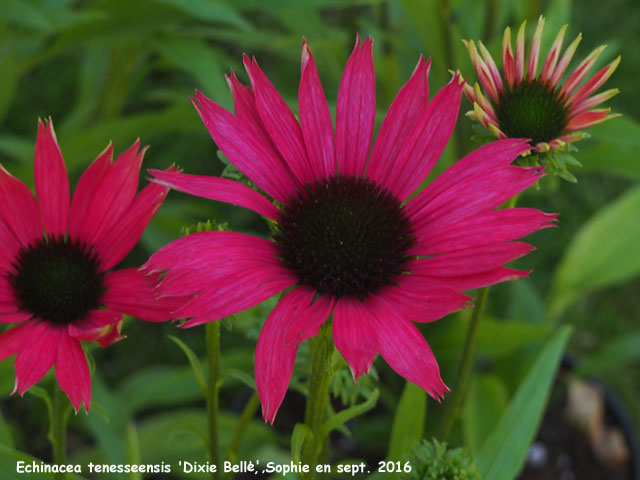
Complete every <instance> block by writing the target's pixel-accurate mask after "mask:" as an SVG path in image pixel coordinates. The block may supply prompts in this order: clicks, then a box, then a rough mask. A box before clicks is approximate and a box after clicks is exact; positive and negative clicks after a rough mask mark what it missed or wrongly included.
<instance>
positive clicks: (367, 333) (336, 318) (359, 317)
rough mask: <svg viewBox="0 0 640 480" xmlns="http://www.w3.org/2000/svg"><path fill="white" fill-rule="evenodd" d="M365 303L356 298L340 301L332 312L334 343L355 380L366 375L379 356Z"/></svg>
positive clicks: (346, 298)
mask: <svg viewBox="0 0 640 480" xmlns="http://www.w3.org/2000/svg"><path fill="white" fill-rule="evenodd" d="M372 317H373V315H372V314H371V312H369V309H368V308H367V304H366V303H364V302H361V301H360V300H357V299H352V298H348V297H345V298H341V299H339V300H338V301H337V302H336V306H335V309H334V312H333V325H332V328H333V341H334V342H335V344H336V348H337V349H338V351H339V352H340V353H341V354H342V356H343V357H344V359H345V360H346V361H347V364H349V368H350V369H351V373H352V374H353V378H354V380H357V379H358V377H360V375H362V374H364V373H369V369H370V368H371V364H372V363H373V359H374V358H375V356H376V355H377V353H378V343H377V337H376V334H375V333H374V332H373V328H374V326H375V321H374V319H373V318H372Z"/></svg>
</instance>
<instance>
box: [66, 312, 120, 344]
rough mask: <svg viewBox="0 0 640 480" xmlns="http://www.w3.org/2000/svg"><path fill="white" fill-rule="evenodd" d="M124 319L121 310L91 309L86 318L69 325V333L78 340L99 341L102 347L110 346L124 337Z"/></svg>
mask: <svg viewBox="0 0 640 480" xmlns="http://www.w3.org/2000/svg"><path fill="white" fill-rule="evenodd" d="M122 321H123V319H122V313H121V312H114V311H111V310H91V311H90V312H89V313H88V314H87V317H86V318H85V319H84V320H82V321H80V322H75V323H73V324H71V325H69V327H68V334H69V336H70V337H71V338H74V339H76V340H82V341H83V342H98V343H99V344H100V346H101V347H108V346H109V345H111V344H112V343H113V342H115V341H116V340H120V339H121V338H124V337H123V336H122V335H120V329H121V328H122Z"/></svg>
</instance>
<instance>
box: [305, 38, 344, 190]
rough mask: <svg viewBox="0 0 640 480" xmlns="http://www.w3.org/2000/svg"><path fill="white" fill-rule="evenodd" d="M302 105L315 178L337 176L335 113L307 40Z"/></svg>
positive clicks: (308, 149)
mask: <svg viewBox="0 0 640 480" xmlns="http://www.w3.org/2000/svg"><path fill="white" fill-rule="evenodd" d="M298 103H299V106H298V109H299V111H300V124H301V126H302V135H303V137H304V143H305V145H306V147H307V153H308V154H309V162H310V164H311V168H312V169H313V170H314V175H315V177H316V178H325V177H329V176H331V175H335V173H336V153H335V142H334V137H333V124H332V122H331V113H330V112H329V105H328V104H327V98H326V97H325V94H324V90H323V89H322V84H321V83H320V77H319V75H318V70H317V69H316V63H315V61H314V59H313V55H311V50H309V45H308V43H307V41H306V40H304V39H303V41H302V73H301V75H300V88H299V90H298Z"/></svg>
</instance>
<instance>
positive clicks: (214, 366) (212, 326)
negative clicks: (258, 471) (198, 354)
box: [206, 322, 220, 480]
mask: <svg viewBox="0 0 640 480" xmlns="http://www.w3.org/2000/svg"><path fill="white" fill-rule="evenodd" d="M206 328H207V357H208V360H209V383H208V384H207V426H208V430H209V461H210V462H211V463H212V464H214V465H216V466H217V468H216V471H215V472H213V473H212V478H213V479H214V480H217V479H218V478H220V476H219V475H218V474H219V472H220V454H219V449H220V445H219V441H218V390H219V388H220V322H209V323H207V327H206Z"/></svg>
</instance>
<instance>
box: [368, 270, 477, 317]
mask: <svg viewBox="0 0 640 480" xmlns="http://www.w3.org/2000/svg"><path fill="white" fill-rule="evenodd" d="M414 263H415V262H411V264H410V265H409V266H408V268H410V269H411V272H412V274H411V275H399V276H398V277H397V278H396V279H395V280H396V285H390V286H387V287H385V288H384V289H382V290H381V291H380V293H379V294H376V295H373V296H372V300H371V301H370V302H369V303H370V304H371V308H377V305H378V304H384V305H386V308H387V309H389V310H390V311H395V312H398V314H399V315H400V317H402V318H405V319H407V320H411V321H414V322H421V323H425V322H433V321H435V320H438V319H440V318H442V317H444V316H445V315H448V314H450V313H452V312H455V311H458V310H462V309H464V308H465V307H466V306H468V305H469V301H470V300H471V297H468V296H467V295H463V294H462V293H460V292H459V291H456V290H454V287H452V286H451V285H449V284H448V283H447V282H442V281H439V279H427V278H425V277H419V276H415V275H413V271H414V268H413V265H414Z"/></svg>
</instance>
